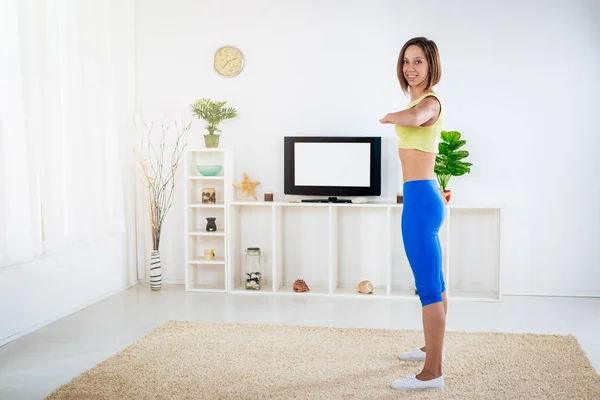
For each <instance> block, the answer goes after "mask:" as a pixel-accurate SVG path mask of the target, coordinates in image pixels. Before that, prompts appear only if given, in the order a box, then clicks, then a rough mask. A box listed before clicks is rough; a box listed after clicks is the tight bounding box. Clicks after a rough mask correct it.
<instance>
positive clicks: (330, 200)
mask: <svg viewBox="0 0 600 400" xmlns="http://www.w3.org/2000/svg"><path fill="white" fill-rule="evenodd" d="M302 203H352V200H340V199H338V198H337V197H329V198H327V199H309V200H302Z"/></svg>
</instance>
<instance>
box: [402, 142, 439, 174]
mask: <svg viewBox="0 0 600 400" xmlns="http://www.w3.org/2000/svg"><path fill="white" fill-rule="evenodd" d="M398 155H399V156H400V164H401V165H402V178H403V181H404V182H408V181H416V180H423V179H436V176H435V172H434V170H433V168H434V166H435V156H436V155H435V154H434V153H427V152H424V151H421V150H416V149H398Z"/></svg>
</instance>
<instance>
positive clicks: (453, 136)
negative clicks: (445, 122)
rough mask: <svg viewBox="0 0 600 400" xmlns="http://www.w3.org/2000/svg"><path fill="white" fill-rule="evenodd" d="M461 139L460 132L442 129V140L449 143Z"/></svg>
mask: <svg viewBox="0 0 600 400" xmlns="http://www.w3.org/2000/svg"><path fill="white" fill-rule="evenodd" d="M459 139H460V132H457V131H449V132H447V131H442V140H443V141H444V142H447V143H453V142H456V141H457V140H459Z"/></svg>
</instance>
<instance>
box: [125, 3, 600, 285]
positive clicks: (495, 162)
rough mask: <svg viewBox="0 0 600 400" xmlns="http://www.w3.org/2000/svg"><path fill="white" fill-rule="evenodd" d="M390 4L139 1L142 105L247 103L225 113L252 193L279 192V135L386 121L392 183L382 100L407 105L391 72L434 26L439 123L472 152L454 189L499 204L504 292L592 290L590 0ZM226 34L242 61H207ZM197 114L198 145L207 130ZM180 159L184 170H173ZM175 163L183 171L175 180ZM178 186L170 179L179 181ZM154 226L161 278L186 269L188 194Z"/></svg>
mask: <svg viewBox="0 0 600 400" xmlns="http://www.w3.org/2000/svg"><path fill="white" fill-rule="evenodd" d="M537 4H538V3H537V2H535V1H530V2H521V1H514V0H513V1H497V2H493V3H490V2H480V1H474V0H473V1H453V2H442V1H427V2H418V3H414V2H398V1H382V0H378V1H376V0H373V1H370V2H365V1H341V0H337V1H333V0H331V1H314V0H311V1H304V2H295V3H291V2H277V1H275V0H257V1H252V2H246V1H242V0H229V1H224V0H219V1H216V0H211V1H208V0H207V1H202V2H198V1H192V0H173V1H170V2H164V1H159V0H145V1H143V2H137V4H136V7H137V8H136V63H137V64H136V110H137V111H138V112H139V113H140V114H142V115H144V117H145V118H149V119H155V120H161V119H163V118H164V117H165V116H169V117H178V116H181V115H182V114H183V115H186V114H187V109H188V105H189V104H190V103H191V102H192V101H194V100H195V99H197V98H200V97H210V98H213V99H216V100H228V101H229V103H230V105H231V106H234V107H236V108H237V109H238V111H239V114H240V117H239V118H237V119H236V120H233V121H227V122H225V123H223V124H222V129H223V131H224V134H223V136H222V137H221V146H222V147H232V148H234V149H235V150H236V166H237V172H238V175H241V172H242V171H246V172H248V173H249V174H250V176H251V178H253V179H255V180H260V181H261V185H260V186H259V190H258V194H259V195H262V191H265V190H272V191H274V192H275V196H276V199H283V194H282V193H283V167H282V154H281V150H282V146H283V139H282V138H283V136H285V135H294V134H334V135H335V134H348V135H381V136H384V137H385V138H386V142H385V146H386V147H385V148H384V153H385V157H384V169H383V173H384V179H383V185H384V188H383V195H384V198H389V199H390V200H391V199H392V197H393V195H394V194H395V193H396V192H397V191H398V189H399V187H400V179H401V175H400V169H399V163H398V160H397V157H396V150H395V147H394V146H395V138H394V132H393V129H392V128H390V127H389V126H381V125H380V124H379V123H378V119H379V118H380V117H382V116H383V115H384V114H385V113H387V112H390V111H396V110H399V109H401V108H403V107H404V106H405V104H406V103H407V99H405V98H404V97H403V95H402V93H401V90H400V88H399V85H398V84H397V80H396V76H395V67H396V60H397V55H398V52H399V50H400V48H401V46H402V44H403V43H404V42H405V41H406V40H407V39H409V38H411V37H413V36H426V37H429V38H431V39H434V40H435V41H436V42H437V44H438V46H439V48H440V52H441V57H442V66H443V77H442V81H441V83H440V84H439V85H438V87H437V91H438V93H439V94H441V96H442V98H443V99H444V102H445V106H446V109H447V124H446V128H447V129H448V130H458V131H460V132H462V133H463V135H464V138H465V139H466V140H467V149H468V150H469V151H470V152H471V156H470V161H471V162H473V164H474V166H473V169H472V173H471V174H470V175H467V176H463V177H460V178H453V179H452V180H451V181H450V188H451V189H452V190H453V198H452V202H454V203H465V202H481V201H495V202H501V203H504V204H505V207H504V208H503V218H504V219H503V221H502V226H503V232H504V238H503V240H504V241H503V243H502V262H503V264H502V268H503V275H502V276H503V284H504V287H503V289H504V292H505V293H553V294H572V295H585V294H591V295H600V267H599V263H598V259H599V257H600V246H598V243H599V242H600V213H599V212H598V210H597V204H598V198H600V180H599V179H598V178H597V176H596V171H597V170H598V169H599V168H600V161H599V158H598V156H597V150H598V148H600V128H599V125H598V123H597V114H596V113H597V112H598V110H599V109H600V100H599V96H598V93H600V79H599V78H598V71H600V53H599V51H598V49H599V48H600V40H599V36H600V30H599V28H598V26H599V22H600V18H599V14H600V13H599V12H598V11H599V8H598V5H597V4H596V2H595V1H594V0H588V1H572V0H561V1H551V2H545V3H544V5H543V6H541V5H537ZM225 44H232V45H235V46H237V47H239V48H240V49H241V50H242V51H243V52H244V54H245V57H246V67H245V69H244V71H243V72H242V74H241V75H240V76H238V77H236V78H233V79H226V78H222V77H220V76H219V75H218V74H217V73H216V72H215V71H214V69H213V66H212V60H213V54H214V51H215V50H216V49H217V48H218V47H220V46H221V45H225ZM203 126H204V124H203V122H202V121H197V120H196V121H195V122H194V127H193V136H192V145H196V144H201V143H202V142H201V135H202V133H203ZM180 172H181V171H180ZM180 178H181V174H180V175H179V179H180ZM181 187H182V185H181V184H180V185H179V189H180V190H181ZM175 202H176V203H175V204H179V208H177V207H175V208H174V209H173V210H172V212H171V214H170V215H169V217H168V221H167V225H166V226H165V233H164V234H163V244H162V245H161V246H162V250H163V251H162V252H163V267H164V269H165V270H164V272H163V274H164V275H163V277H164V278H165V280H167V281H169V280H171V281H179V282H181V281H182V280H183V276H184V259H183V252H184V248H183V246H184V241H183V235H182V229H183V212H182V207H181V205H182V204H183V199H182V197H181V194H180V193H179V196H178V197H176V199H175Z"/></svg>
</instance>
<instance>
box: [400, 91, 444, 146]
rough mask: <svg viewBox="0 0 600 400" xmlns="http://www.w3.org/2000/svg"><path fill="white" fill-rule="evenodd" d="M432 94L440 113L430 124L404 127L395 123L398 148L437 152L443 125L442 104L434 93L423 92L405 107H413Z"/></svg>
mask: <svg viewBox="0 0 600 400" xmlns="http://www.w3.org/2000/svg"><path fill="white" fill-rule="evenodd" d="M429 96H433V97H435V98H436V99H438V101H439V102H440V115H439V117H438V119H437V121H435V123H434V124H433V125H431V126H418V127H414V128H412V127H410V128H409V127H405V126H400V125H396V135H397V136H398V148H399V149H417V150H421V151H425V152H428V153H435V154H437V153H438V144H439V141H440V137H441V133H442V126H443V125H444V106H443V105H442V101H441V100H440V98H439V97H438V96H437V95H436V94H435V93H425V94H424V95H423V96H421V97H419V98H418V99H416V100H414V101H411V102H410V103H408V106H407V107H406V108H407V109H410V108H413V107H414V106H416V105H417V104H419V103H420V102H421V101H422V100H423V99H425V98H426V97H429Z"/></svg>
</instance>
